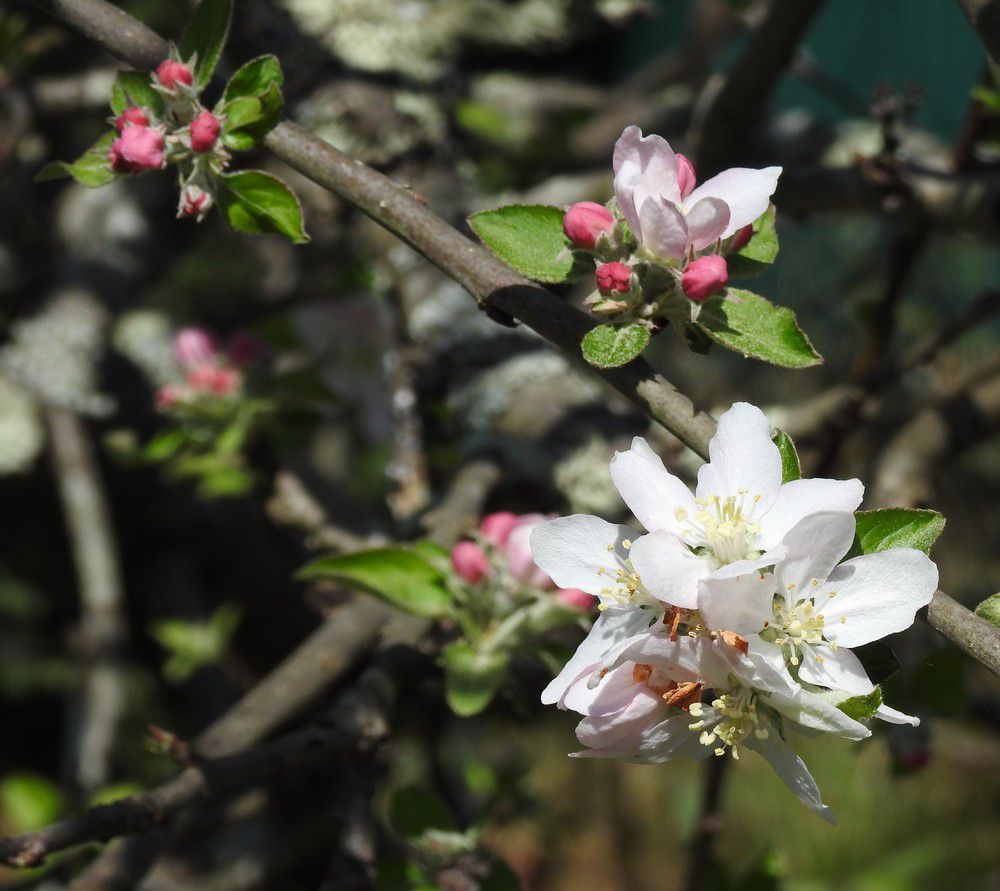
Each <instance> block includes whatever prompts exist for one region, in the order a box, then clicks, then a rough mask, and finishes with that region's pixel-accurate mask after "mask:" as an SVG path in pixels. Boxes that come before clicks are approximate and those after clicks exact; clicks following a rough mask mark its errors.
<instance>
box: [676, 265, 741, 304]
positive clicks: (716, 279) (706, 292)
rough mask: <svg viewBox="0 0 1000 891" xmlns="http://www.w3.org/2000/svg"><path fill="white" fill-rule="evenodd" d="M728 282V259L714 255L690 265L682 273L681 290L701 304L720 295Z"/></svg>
mask: <svg viewBox="0 0 1000 891" xmlns="http://www.w3.org/2000/svg"><path fill="white" fill-rule="evenodd" d="M728 281H729V268H728V266H727V265H726V258H725V257H720V256H719V255H718V254H713V255H711V256H708V257H699V258H698V259H697V260H693V261H692V262H691V263H688V265H687V266H686V267H685V268H684V272H683V273H681V290H683V291H684V293H685V294H687V296H688V297H690V298H691V299H692V300H694V301H695V302H696V303H701V301H702V300H707V299H708V298H709V297H711V296H712V295H713V294H717V293H719V291H721V290H722V289H723V288H724V287H725V286H726V283H727V282H728Z"/></svg>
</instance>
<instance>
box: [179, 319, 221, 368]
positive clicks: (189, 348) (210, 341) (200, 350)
mask: <svg viewBox="0 0 1000 891" xmlns="http://www.w3.org/2000/svg"><path fill="white" fill-rule="evenodd" d="M173 351H174V358H175V359H176V360H177V361H178V362H179V363H180V365H181V367H182V368H185V369H192V368H197V367H198V366H200V365H207V364H208V363H210V362H212V361H213V360H214V359H215V353H216V344H215V338H214V337H212V335H211V334H209V333H208V332H207V331H206V330H205V329H204V328H181V330H180V331H178V332H177V333H176V334H175V335H174V342H173Z"/></svg>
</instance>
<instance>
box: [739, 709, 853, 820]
mask: <svg viewBox="0 0 1000 891" xmlns="http://www.w3.org/2000/svg"><path fill="white" fill-rule="evenodd" d="M746 746H747V748H748V749H753V750H754V751H755V752H757V753H758V754H759V755H761V756H762V757H763V758H764V760H766V761H767V763H768V764H770V765H771V767H773V768H774V772H775V773H776V774H777V775H778V778H779V779H780V780H781V782H783V783H784V784H785V785H786V786H787V787H788V788H789V789H790V790H791V791H792V793H793V794H794V795H795V797H796V798H798V799H799V801H801V802H802V803H803V804H805V805H807V806H808V807H809V808H811V809H812V810H814V811H815V812H816V813H817V814H819V815H820V816H821V817H822V818H823V819H824V820H826V821H827V822H828V823H831V824H836V822H837V821H836V820H835V819H834V817H833V811H832V810H830V808H829V807H827V806H826V805H825V804H823V800H822V798H821V797H820V791H819V786H817V785H816V781H815V780H814V779H813V777H812V774H810V773H809V768H807V767H806V765H805V762H803V760H802V759H801V758H800V757H799V756H798V755H796V754H795V752H794V751H792V748H791V746H789V745H788V743H786V742H785V741H784V740H783V739H782V738H781V737H780V736H779V735H778V732H777V730H774V729H772V730H771V732H770V733H768V735H767V738H766V739H757V738H756V737H755V736H753V735H750V736H748V737H747V739H746Z"/></svg>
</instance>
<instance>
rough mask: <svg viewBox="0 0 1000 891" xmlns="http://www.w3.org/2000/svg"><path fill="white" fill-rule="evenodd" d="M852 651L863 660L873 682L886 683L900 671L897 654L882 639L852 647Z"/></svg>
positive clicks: (862, 662)
mask: <svg viewBox="0 0 1000 891" xmlns="http://www.w3.org/2000/svg"><path fill="white" fill-rule="evenodd" d="M851 652H852V653H854V655H855V656H857V657H858V659H859V660H860V661H861V664H862V665H863V666H864V669H865V673H866V674H867V675H868V677H869V678H870V679H871V682H872V683H873V684H884V683H885V682H886V681H887V680H889V678H891V677H892V676H893V675H894V674H895V673H896V672H897V671H899V660H898V659H897V658H896V654H895V653H894V652H893V651H892V649H891V648H890V646H889V645H888V644H886V643H883V642H882V641H880V640H876V641H873V642H872V643H867V644H862V645H861V646H859V647H852V648H851Z"/></svg>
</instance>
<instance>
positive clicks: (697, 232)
mask: <svg viewBox="0 0 1000 891" xmlns="http://www.w3.org/2000/svg"><path fill="white" fill-rule="evenodd" d="M684 222H685V223H687V230H688V243H689V244H690V245H691V247H693V248H694V249H695V250H696V251H700V250H702V248H707V247H708V246H709V245H711V244H714V243H715V241H716V240H717V239H719V238H721V237H722V233H723V232H725V231H726V227H727V226H728V225H729V205H728V204H726V202H725V201H720V200H719V199H718V198H702V199H701V200H700V201H699V202H698V203H697V204H694V205H692V206H691V209H690V210H689V211H688V212H687V213H686V214H685V215H684Z"/></svg>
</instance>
